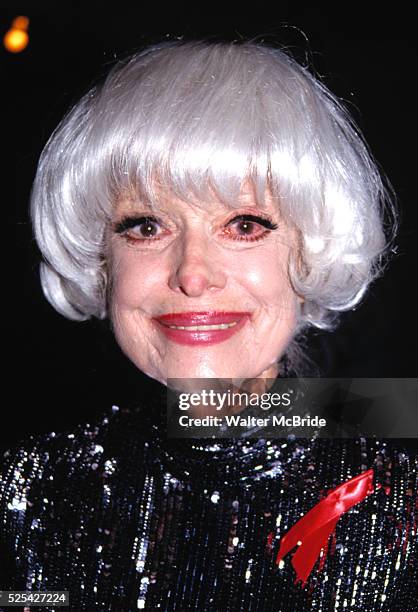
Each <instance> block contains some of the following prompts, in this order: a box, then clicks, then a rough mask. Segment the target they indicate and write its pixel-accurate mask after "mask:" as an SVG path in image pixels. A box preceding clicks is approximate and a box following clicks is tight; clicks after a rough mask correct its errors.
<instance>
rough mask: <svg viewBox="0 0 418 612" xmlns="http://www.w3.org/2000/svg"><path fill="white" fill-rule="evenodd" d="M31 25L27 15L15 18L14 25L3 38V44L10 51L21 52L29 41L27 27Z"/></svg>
mask: <svg viewBox="0 0 418 612" xmlns="http://www.w3.org/2000/svg"><path fill="white" fill-rule="evenodd" d="M28 27H29V19H28V18H27V17H23V16H20V17H16V18H15V19H13V22H12V27H11V28H10V30H8V32H6V34H5V36H4V38H3V44H4V46H5V48H6V49H7V51H10V53H20V52H21V51H23V50H24V49H26V47H27V46H28V43H29V36H28V33H27V29H28Z"/></svg>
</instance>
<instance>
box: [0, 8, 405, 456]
mask: <svg viewBox="0 0 418 612" xmlns="http://www.w3.org/2000/svg"><path fill="white" fill-rule="evenodd" d="M5 4H6V6H4V5H3V8H2V12H1V15H2V19H1V28H2V32H1V34H2V35H3V34H4V33H5V32H6V30H7V28H8V27H9V24H10V22H11V19H12V18H13V17H14V16H16V15H18V14H23V15H27V16H28V17H29V18H30V20H31V23H30V45H29V47H28V48H27V49H26V50H25V51H24V52H23V53H21V54H18V55H12V54H8V53H6V52H5V51H4V49H2V52H1V59H0V66H1V69H2V73H3V77H2V83H3V85H4V83H7V88H4V89H3V92H4V94H3V97H4V98H5V99H7V100H8V101H9V102H10V108H8V110H7V114H4V117H5V118H6V122H7V123H8V124H10V126H11V127H12V142H13V148H14V149H15V150H16V162H17V163H16V167H17V173H16V178H17V180H16V198H15V203H14V204H13V206H11V204H9V202H10V203H11V202H12V201H13V200H8V198H7V199H6V201H3V207H4V210H6V211H7V214H8V215H9V214H10V215H11V219H12V227H16V228H17V250H16V248H15V247H14V250H13V251H12V252H13V255H12V256H10V255H7V254H6V256H5V261H4V264H5V265H4V267H3V269H4V278H5V279H6V271H7V270H11V274H10V281H9V280H7V282H6V280H5V282H4V284H5V285H6V287H3V288H4V289H6V291H5V293H4V294H3V295H4V296H5V297H4V298H3V300H4V304H5V305H6V308H7V310H6V316H5V319H4V321H5V322H6V334H5V337H6V338H8V340H9V343H8V344H7V349H6V350H5V351H4V352H3V356H4V357H5V356H6V357H7V359H6V361H7V362H8V367H7V370H6V371H7V375H6V377H5V383H4V385H5V389H4V398H6V405H5V406H4V407H3V414H4V415H5V417H6V416H7V417H8V418H9V422H8V424H7V426H4V427H3V428H2V434H1V435H2V441H1V442H2V444H6V445H8V444H9V443H10V442H11V441H12V440H15V439H18V438H21V437H23V436H25V435H26V434H27V433H28V432H29V433H32V432H38V431H50V430H53V429H62V428H63V427H67V426H68V427H71V426H72V425H73V424H75V423H77V422H79V421H80V420H81V419H82V420H88V418H93V417H94V415H95V414H97V413H100V412H102V411H103V410H104V409H105V408H107V407H108V406H109V405H111V404H112V403H116V404H121V403H123V402H125V401H130V400H131V399H132V396H133V394H135V389H136V388H137V386H138V382H139V379H140V375H138V372H137V371H136V370H135V368H134V367H133V366H131V365H130V364H129V363H128V361H127V360H126V359H125V358H123V357H121V355H120V354H119V351H118V349H117V347H116V346H115V344H114V342H113V340H112V338H111V336H110V334H109V333H108V331H107V328H106V324H103V323H99V322H97V321H96V322H95V321H93V322H85V323H74V322H70V321H67V320H65V319H64V318H63V317H61V316H60V315H58V314H57V313H55V312H54V310H53V309H52V308H51V307H50V306H49V305H48V304H47V303H46V301H45V300H44V298H43V296H42V293H41V290H40V286H39V281H38V269H37V264H38V260H39V253H38V251H37V249H36V246H35V244H34V242H33V238H32V234H31V229H30V226H29V223H28V214H27V208H28V199H29V194H30V188H31V183H32V180H33V177H34V174H35V171H36V164H37V160H38V157H39V154H40V152H41V150H42V147H43V145H44V144H45V142H46V140H47V138H48V136H49V135H50V133H51V131H52V130H53V129H54V127H55V126H56V124H57V123H58V122H59V120H60V119H61V117H62V116H63V114H64V112H65V110H66V109H67V107H68V106H69V105H70V104H71V103H72V102H74V101H75V100H76V99H77V98H78V97H79V96H80V95H81V94H82V93H83V91H84V90H85V89H86V88H87V87H88V86H89V84H90V83H91V81H92V80H93V79H95V78H96V77H97V76H98V75H100V74H104V73H105V72H106V71H107V69H108V68H109V66H110V65H112V63H113V62H114V61H115V58H117V57H123V56H124V55H126V54H128V53H130V52H132V51H134V50H135V49H136V48H138V47H139V46H142V45H144V44H148V43H151V42H155V41H157V40H161V38H163V37H166V36H167V37H177V36H178V37H180V36H183V37H184V38H186V39H190V38H199V37H202V36H209V37H216V38H219V37H223V38H226V39H236V38H238V39H239V38H242V37H253V36H259V35H262V36H261V37H262V38H263V37H264V39H265V40H266V41H268V40H272V41H275V42H276V43H277V42H281V43H283V44H285V45H287V46H289V47H290V48H291V49H292V50H293V52H294V54H295V55H296V57H297V58H299V59H304V58H306V57H309V58H310V60H309V61H310V63H311V64H312V65H313V66H314V68H315V70H316V72H317V73H319V74H320V75H321V76H322V77H323V80H324V82H325V83H326V84H327V85H328V86H329V87H330V88H331V89H332V91H334V92H335V93H336V94H337V95H338V96H340V97H341V98H343V99H344V100H345V101H346V102H347V104H348V106H349V107H350V109H351V112H352V114H353V115H354V117H355V120H356V121H357V123H358V125H359V126H360V128H361V130H362V131H363V133H364V134H365V137H366V140H367V141H368V143H369V144H370V147H371V149H372V151H373V153H374V155H375V157H376V158H377V160H378V161H379V163H380V165H381V167H382V168H383V170H384V171H385V172H386V173H387V175H388V176H389V178H390V180H391V182H392V184H393V186H394V188H395V191H396V193H397V196H398V203H399V206H400V208H401V211H402V226H401V230H400V234H399V238H398V241H397V245H398V246H397V250H398V253H397V255H396V256H395V257H394V259H393V261H392V264H391V266H390V268H389V269H388V271H387V274H386V276H385V277H384V278H382V279H380V280H378V281H377V282H376V283H375V284H374V286H373V287H372V289H371V291H370V292H369V294H368V296H367V298H366V299H365V300H364V303H363V304H362V306H361V307H359V308H358V309H357V310H356V311H354V312H352V313H349V314H346V315H344V317H343V319H342V322H341V325H340V328H339V330H338V331H337V332H334V333H333V334H328V333H319V332H315V333H314V334H312V336H311V339H310V352H311V355H312V356H313V357H314V359H315V360H316V362H317V364H318V365H319V367H320V369H321V371H322V374H323V375H326V376H342V377H352V376H363V377H413V376H416V375H417V357H416V348H415V347H416V338H415V335H416V334H415V324H414V316H415V314H416V305H417V302H416V295H415V294H416V291H415V285H416V283H417V273H416V267H417V234H416V228H417V207H416V190H417V188H416V175H417V171H416V167H415V164H416V159H415V149H416V144H415V143H416V88H415V76H414V73H415V70H416V49H415V47H414V32H413V29H411V31H409V29H408V27H409V24H412V22H413V19H412V15H411V14H408V13H405V12H404V7H403V6H402V5H401V4H399V3H397V4H396V6H395V8H393V6H392V7H391V8H390V11H389V9H383V8H382V6H383V5H379V6H378V8H376V7H373V6H372V7H370V6H369V5H368V7H369V8H368V11H369V13H368V14H366V13H365V9H364V6H363V7H362V6H361V5H359V6H356V5H355V4H353V3H351V4H346V3H344V4H341V3H337V7H336V8H335V9H332V8H329V7H325V5H324V4H321V3H319V4H318V3H315V7H314V8H307V7H304V8H300V9H298V8H297V4H295V3H294V2H280V3H266V2H257V3H254V4H253V5H252V6H251V7H250V8H248V9H245V10H244V9H243V8H242V6H241V7H240V6H239V5H237V4H235V3H226V2H224V3H223V4H222V5H220V6H218V5H216V4H213V3H210V4H206V5H202V4H201V3H195V4H194V5H193V4H191V3H190V4H189V3H184V2H176V3H171V4H169V5H167V6H165V5H164V4H161V3H158V4H157V3H155V4H149V5H148V6H147V5H146V4H145V3H131V5H130V6H129V7H125V8H123V7H118V5H117V4H112V5H109V7H108V8H106V7H105V5H104V3H102V2H100V3H99V2H86V3H82V2H71V3H68V2H67V3H57V2H55V3H50V4H48V3H46V4H42V2H38V3H36V8H30V6H29V5H26V6H24V5H16V6H13V3H5ZM306 4H308V3H306ZM363 4H366V3H363ZM272 5H273V6H274V8H272ZM9 117H10V121H9ZM6 153H7V151H6ZM6 157H8V155H7V156H6ZM3 181H4V182H3V185H4V188H3V196H4V195H5V193H7V186H8V184H9V178H8V176H7V175H5V174H3ZM11 232H12V233H13V232H14V230H13V229H12V230H11ZM9 258H10V259H9ZM7 260H8V261H7ZM7 278H8V279H9V276H7ZM15 281H17V285H16V286H17V291H16V293H15V292H14V291H13V292H12V290H11V287H12V286H14V284H15ZM14 294H15V295H16V299H15V300H13V299H12V296H14ZM9 347H10V348H11V350H10V348H9ZM9 355H14V358H13V360H10V357H9ZM142 382H143V381H141V383H142ZM139 386H141V385H139ZM4 423H5V422H4Z"/></svg>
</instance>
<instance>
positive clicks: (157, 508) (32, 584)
mask: <svg viewBox="0 0 418 612" xmlns="http://www.w3.org/2000/svg"><path fill="white" fill-rule="evenodd" d="M416 463H417V460H416V457H413V456H411V453H408V452H406V451H405V450H403V449H402V447H397V446H396V445H394V444H392V443H391V442H390V441H385V442H383V441H380V442H379V441H376V440H374V441H371V440H365V439H357V440H326V439H313V440H308V439H292V438H289V439H284V440H267V441H265V440H236V441H231V440H220V441H218V442H217V443H214V442H212V441H211V440H206V441H198V440H166V439H165V436H163V435H162V434H161V428H159V427H158V424H157V421H156V419H155V418H154V414H153V405H152V403H150V404H149V405H147V406H146V407H143V408H141V409H136V410H123V409H120V408H116V407H112V409H111V410H109V413H108V414H107V415H105V416H104V417H103V418H101V419H100V420H99V421H98V422H97V423H91V424H88V425H84V426H80V427H79V428H78V429H76V430H75V431H73V432H71V433H69V432H66V433H60V434H55V433H51V434H49V435H45V436H38V437H36V438H31V439H30V440H29V441H28V442H27V443H23V444H22V445H20V446H19V448H17V449H15V450H13V451H9V452H7V453H6V455H5V460H4V461H3V465H2V469H1V474H0V476H1V486H0V497H1V501H0V532H1V553H2V570H1V571H2V576H1V580H0V584H1V587H2V588H3V589H5V590H6V589H8V590H12V589H15V590H31V591H46V590H68V591H69V592H70V607H69V608H67V609H69V610H71V611H74V612H83V611H86V612H95V611H101V612H110V611H111V612H134V611H136V610H141V609H145V610H166V611H171V610H173V611H182V612H183V611H185V610H198V611H202V612H204V611H211V612H215V611H225V612H228V611H231V612H232V611H234V612H235V611H237V612H238V611H243V612H255V611H258V612H267V611H274V612H286V611H288V610H289V611H291V612H298V611H308V610H309V611H311V610H317V611H323V612H328V611H330V610H341V611H345V610H347V611H351V610H361V611H362V612H377V611H386V612H394V611H396V610H399V611H400V610H402V611H403V612H412V611H413V610H417V591H416V589H417V584H418V568H417V545H416V544H417V543H416V534H417V523H416V514H414V508H416V501H417V486H416V485H417V483H416V476H417V470H416ZM370 468H373V470H374V482H375V484H380V485H382V486H381V487H377V486H376V487H375V490H374V492H373V493H372V494H370V495H368V496H367V497H366V498H365V499H364V500H363V501H361V502H360V503H358V504H356V505H355V506H354V507H352V508H351V509H350V510H349V511H347V512H345V513H344V514H343V515H342V516H341V518H340V519H339V521H338V523H337V526H336V529H335V533H334V536H333V537H331V538H330V540H329V549H328V551H327V554H326V555H325V563H322V564H321V562H320V560H318V562H317V563H316V565H315V566H314V569H313V570H312V572H311V574H310V576H309V579H308V582H307V584H306V585H305V587H304V588H303V587H302V586H301V585H300V583H298V584H295V578H296V576H295V570H294V568H293V567H292V564H291V555H287V556H286V557H285V558H284V559H283V560H282V561H281V562H280V563H279V564H277V563H276V557H277V551H278V548H279V542H280V539H281V537H282V536H283V535H284V534H285V533H286V532H287V531H288V530H289V529H290V527H292V525H294V524H295V523H296V522H297V521H298V520H299V519H300V518H301V516H303V515H304V514H306V513H307V512H308V511H309V510H310V509H311V508H312V507H313V506H315V505H316V504H318V503H319V501H320V500H321V499H322V498H323V497H324V495H325V494H326V492H327V491H329V490H330V489H333V488H334V487H336V486H338V485H340V484H341V483H344V482H346V481H347V480H349V479H350V478H353V477H354V476H357V475H358V474H360V473H362V472H363V471H365V470H368V469H370ZM1 609H2V608H1V607H0V610H1ZM7 609H9V608H7ZM34 609H36V610H38V609H39V610H54V609H56V610H58V609H61V608H53V607H43V608H41V607H40V608H32V610H34ZM64 609H65V608H64ZM3 610H4V611H5V610H6V608H4V609H3Z"/></svg>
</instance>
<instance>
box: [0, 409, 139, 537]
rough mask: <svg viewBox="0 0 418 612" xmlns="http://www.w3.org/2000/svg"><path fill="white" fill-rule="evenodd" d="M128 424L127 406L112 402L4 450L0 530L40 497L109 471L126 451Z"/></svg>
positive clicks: (82, 485) (13, 526)
mask: <svg viewBox="0 0 418 612" xmlns="http://www.w3.org/2000/svg"><path fill="white" fill-rule="evenodd" d="M133 427H134V424H133V419H132V414H131V411H126V410H125V411H124V410H120V409H119V408H118V407H116V406H112V407H111V408H109V410H107V411H106V412H105V413H104V414H103V415H102V416H101V417H100V418H98V419H97V420H96V421H94V422H90V423H83V424H81V425H79V426H77V427H75V428H74V429H73V430H68V431H64V432H60V433H56V432H50V433H48V434H42V435H38V436H30V437H28V438H27V439H24V440H23V441H21V442H20V443H19V444H17V445H16V446H15V447H14V448H10V449H9V450H7V451H6V452H5V453H4V454H3V456H1V457H0V530H4V529H5V530H6V531H9V532H10V531H14V530H15V529H16V528H17V525H18V524H19V525H20V524H21V523H22V520H24V518H23V517H24V515H25V513H26V511H28V513H27V514H30V510H31V509H32V506H33V505H34V504H36V503H37V501H38V500H39V499H41V498H42V499H43V498H45V499H50V498H53V497H54V496H55V497H56V496H57V495H59V494H61V495H62V494H63V493H64V492H65V490H68V489H71V490H72V491H76V490H78V489H80V490H83V489H85V488H86V487H90V486H91V485H93V483H96V482H98V481H100V480H101V479H103V475H104V474H106V475H108V476H110V475H111V474H112V473H113V472H114V471H115V468H116V466H117V464H118V460H119V458H120V457H121V456H123V455H124V454H125V453H126V452H127V432H128V431H130V432H131V433H132V428H133ZM140 434H141V432H139V433H138V436H136V437H135V439H136V440H139V444H138V447H140V446H141V444H140V438H141V435H140Z"/></svg>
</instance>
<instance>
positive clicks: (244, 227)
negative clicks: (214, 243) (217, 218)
mask: <svg viewBox="0 0 418 612" xmlns="http://www.w3.org/2000/svg"><path fill="white" fill-rule="evenodd" d="M277 227H278V225H277V224H276V223H273V222H272V221H271V220H270V219H267V218H266V217H260V216H258V215H238V216H237V217H234V218H233V219H231V221H229V222H228V223H227V225H226V227H225V229H224V230H223V235H224V236H226V237H227V238H230V239H232V240H245V241H247V242H254V241H256V240H261V239H262V238H264V237H265V236H267V235H268V234H269V233H270V231H272V230H275V229H277Z"/></svg>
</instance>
